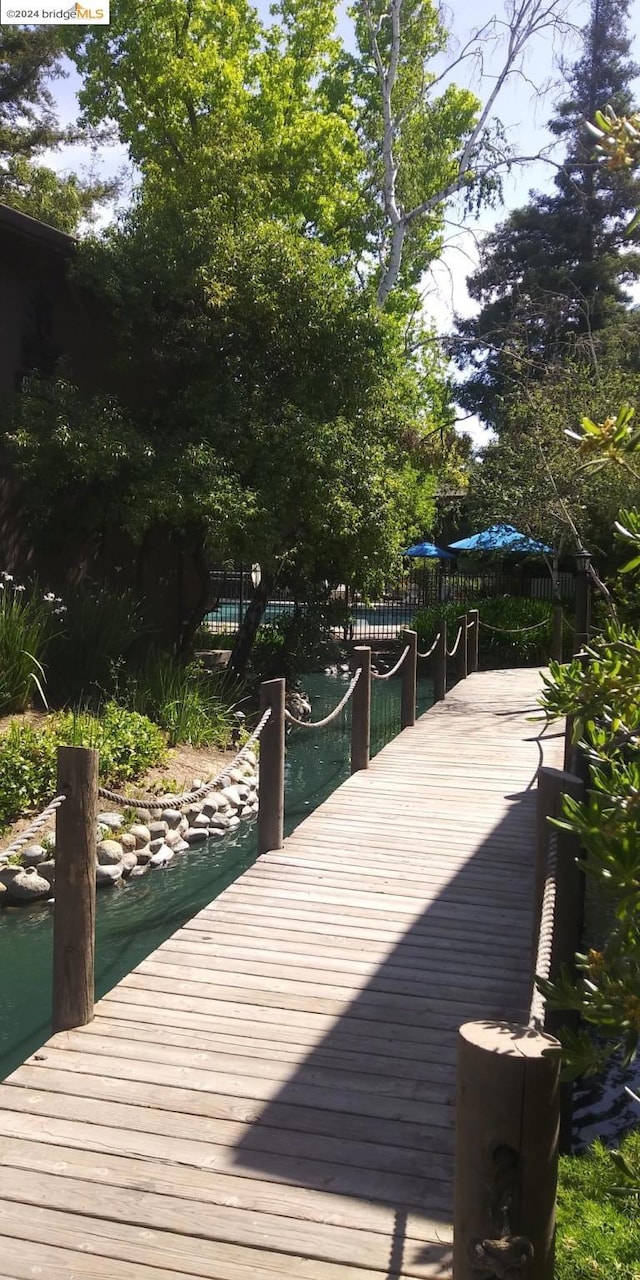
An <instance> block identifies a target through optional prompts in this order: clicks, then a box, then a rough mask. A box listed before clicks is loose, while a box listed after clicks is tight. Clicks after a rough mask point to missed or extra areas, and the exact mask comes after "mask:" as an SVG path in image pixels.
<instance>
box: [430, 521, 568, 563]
mask: <svg viewBox="0 0 640 1280" xmlns="http://www.w3.org/2000/svg"><path fill="white" fill-rule="evenodd" d="M449 547H450V548H451V550H452V551H504V552H508V551H515V552H520V553H522V554H527V553H528V554H529V555H534V554H536V553H538V554H541V553H542V552H543V551H546V552H549V553H551V550H552V549H551V547H548V546H547V545H546V543H544V542H538V541H537V540H536V539H535V538H529V537H527V535H526V533H519V532H518V530H517V529H514V527H513V525H512V524H492V525H491V527H490V528H489V529H483V531H482V533H472V534H471V536H470V537H469V538H459V540H458V541H457V542H450V543H449Z"/></svg>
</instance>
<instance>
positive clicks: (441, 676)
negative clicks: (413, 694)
mask: <svg viewBox="0 0 640 1280" xmlns="http://www.w3.org/2000/svg"><path fill="white" fill-rule="evenodd" d="M439 627H440V630H439V632H438V643H437V645H436V648H435V650H434V654H433V701H434V702H442V700H443V698H446V696H447V624H446V622H445V620H444V618H443V620H442V622H440V623H439Z"/></svg>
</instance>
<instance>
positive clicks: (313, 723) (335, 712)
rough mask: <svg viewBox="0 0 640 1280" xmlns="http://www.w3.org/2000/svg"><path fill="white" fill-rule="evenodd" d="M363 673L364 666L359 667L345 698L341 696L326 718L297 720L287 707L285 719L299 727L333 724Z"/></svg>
mask: <svg viewBox="0 0 640 1280" xmlns="http://www.w3.org/2000/svg"><path fill="white" fill-rule="evenodd" d="M361 675H362V667H358V670H357V671H356V673H355V675H354V677H353V680H352V681H351V683H350V685H349V688H348V689H347V692H346V693H345V695H344V698H341V700H340V702H339V703H338V705H337V707H334V709H333V711H331V712H330V713H329V715H328V716H325V718H324V720H296V718H295V716H292V714H291V712H290V711H287V710H286V709H285V713H284V714H285V719H286V720H288V721H289V723H290V724H294V725H295V726H296V728H297V729H324V726H325V725H326V724H331V721H332V720H336V719H337V717H338V716H339V715H340V712H341V711H344V708H345V707H346V705H347V703H348V701H349V698H350V697H351V694H352V693H353V691H354V689H355V687H356V685H357V683H358V680H359V679H360V676H361Z"/></svg>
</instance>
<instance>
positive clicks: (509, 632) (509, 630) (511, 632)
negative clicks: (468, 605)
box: [480, 618, 549, 636]
mask: <svg viewBox="0 0 640 1280" xmlns="http://www.w3.org/2000/svg"><path fill="white" fill-rule="evenodd" d="M548 625H549V619H548V618H543V619H542V622H534V623H533V626H531V627H492V626H490V625H489V623H488V622H483V621H482V619H480V626H481V627H485V629H486V630H487V631H500V632H502V634H503V635H506V636H519V635H522V634H523V633H524V632H525V631H538V629H539V628H540V627H547V626H548Z"/></svg>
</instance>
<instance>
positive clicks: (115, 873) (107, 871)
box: [96, 862, 122, 887]
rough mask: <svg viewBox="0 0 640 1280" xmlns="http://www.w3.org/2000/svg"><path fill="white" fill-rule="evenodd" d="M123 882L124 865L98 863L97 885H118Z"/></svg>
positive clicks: (118, 863) (119, 863)
mask: <svg viewBox="0 0 640 1280" xmlns="http://www.w3.org/2000/svg"><path fill="white" fill-rule="evenodd" d="M119 880H122V863H121V862H114V863H100V862H99V863H98V865H97V867H96V884H97V885H98V887H100V886H101V885H108V884H117V883H118V881H119Z"/></svg>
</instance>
